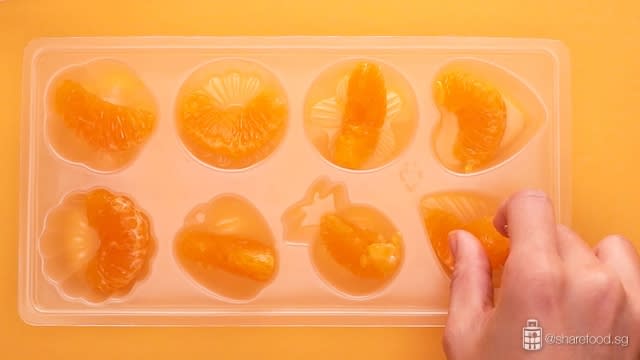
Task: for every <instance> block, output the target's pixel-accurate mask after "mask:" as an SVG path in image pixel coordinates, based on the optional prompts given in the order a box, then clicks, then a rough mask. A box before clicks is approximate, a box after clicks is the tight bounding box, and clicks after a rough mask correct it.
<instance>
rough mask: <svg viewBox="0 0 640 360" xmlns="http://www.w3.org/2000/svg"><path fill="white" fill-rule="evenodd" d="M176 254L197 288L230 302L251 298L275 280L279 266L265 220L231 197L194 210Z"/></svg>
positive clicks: (244, 202) (177, 241)
mask: <svg viewBox="0 0 640 360" xmlns="http://www.w3.org/2000/svg"><path fill="white" fill-rule="evenodd" d="M174 253H175V256H176V259H177V260H178V263H179V264H180V265H181V266H182V268H183V269H184V270H185V271H186V273H187V274H188V275H189V276H190V277H191V278H192V279H193V280H195V281H196V282H197V283H198V284H200V285H202V286H204V287H205V288H207V289H208V290H211V291H212V292H214V293H216V294H218V295H222V296H224V297H227V298H229V299H234V300H248V299H251V298H253V297H255V296H256V295H257V294H258V293H259V292H260V291H261V290H262V289H263V288H264V287H265V286H267V285H268V284H269V283H270V282H271V281H272V280H273V279H274V278H275V276H276V273H277V271H278V264H279V260H278V254H277V252H276V248H275V239H274V237H273V234H272V232H271V229H270V228H269V226H268V224H267V222H266V220H265V219H264V217H263V216H262V215H261V214H260V212H259V211H258V209H257V208H255V207H254V206H253V205H252V204H250V203H249V202H248V201H247V200H246V199H244V198H241V197H239V196H235V195H222V196H219V197H217V198H214V199H213V200H211V201H209V202H207V203H204V204H201V205H198V206H196V207H195V208H194V209H193V210H192V211H191V212H190V213H189V214H188V215H187V216H186V218H185V222H184V225H183V226H182V227H181V229H180V230H179V231H178V233H177V234H176V237H175V242H174Z"/></svg>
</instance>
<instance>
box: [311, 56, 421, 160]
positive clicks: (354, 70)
mask: <svg viewBox="0 0 640 360" xmlns="http://www.w3.org/2000/svg"><path fill="white" fill-rule="evenodd" d="M417 122H418V110H417V103H416V99H415V94H414V92H413V90H412V88H411V85H410V84H409V82H408V81H407V80H406V79H405V78H404V77H403V75H401V74H400V73H399V72H398V71H397V70H395V69H394V68H392V67H391V66H389V65H387V64H385V63H382V62H379V61H376V60H368V59H357V60H356V59H352V60H348V61H344V62H340V63H337V64H334V65H332V66H330V67H328V68H327V69H325V70H324V71H323V72H322V73H321V74H320V75H319V76H318V77H317V78H316V79H315V81H314V82H313V83H312V85H311V88H310V89H309V90H308V92H307V96H306V99H305V120H304V126H305V133H306V136H307V138H308V140H309V141H310V142H311V143H312V144H313V145H314V147H315V148H316V149H317V151H318V152H319V153H320V154H321V155H322V157H323V158H324V159H325V160H327V161H329V162H330V163H332V164H333V165H336V166H338V167H341V168H344V169H348V170H372V169H376V168H380V167H382V166H384V165H387V164H389V163H390V162H392V161H393V160H394V159H396V158H397V157H399V156H400V155H401V154H402V153H403V151H404V150H405V149H406V148H407V147H408V146H409V144H410V142H411V141H412V140H413V137H414V133H415V130H416V127H417Z"/></svg>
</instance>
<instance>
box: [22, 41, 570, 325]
mask: <svg viewBox="0 0 640 360" xmlns="http://www.w3.org/2000/svg"><path fill="white" fill-rule="evenodd" d="M24 59H25V60H24V90H23V99H24V103H23V119H22V132H21V145H22V149H21V159H20V161H21V169H22V170H21V176H22V177H21V181H22V182H21V183H22V188H21V193H20V201H21V221H20V239H19V241H20V262H19V266H20V269H19V270H20V271H19V299H18V304H19V308H20V314H21V316H22V318H23V319H24V320H25V321H26V322H28V323H30V324H37V325H193V326H196V325H197V326H201V325H327V326H352V325H365V326H442V325H443V324H444V322H445V320H446V315H447V304H448V286H449V271H450V268H449V266H450V261H451V260H450V259H449V258H448V256H449V255H448V249H447V248H446V244H445V243H443V241H442V236H443V235H442V234H444V233H445V232H447V231H448V229H449V227H451V226H454V227H465V228H467V229H469V230H470V231H473V232H476V233H477V234H478V236H480V237H483V239H484V240H485V241H486V246H488V248H489V249H490V252H491V253H492V254H494V255H495V259H494V261H495V265H496V266H497V267H499V266H500V261H502V260H503V257H504V256H505V251H506V250H508V244H506V245H505V244H504V243H503V242H502V241H503V240H502V239H501V238H499V237H498V236H497V235H495V233H494V232H492V229H491V228H487V219H490V217H491V216H492V213H493V212H494V211H495V209H496V207H497V206H498V204H499V203H500V201H501V200H502V199H504V197H505V196H507V195H508V194H510V193H512V192H513V191H516V190H518V189H521V188H524V187H535V188H540V189H543V190H545V191H547V192H548V193H549V194H550V195H551V196H552V198H553V200H554V202H555V206H556V211H557V215H558V217H559V219H560V221H562V222H564V223H567V224H570V218H569V215H570V203H569V200H570V188H569V184H570V178H569V176H570V173H569V170H570V163H569V149H570V144H569V138H568V135H569V132H568V130H569V121H570V112H569V110H570V106H569V105H570V103H569V101H570V98H569V71H570V69H569V63H568V56H567V53H566V49H565V48H564V47H563V46H562V45H561V44H560V43H559V42H557V41H552V40H537V39H489V38H429V37H263V38H256V37H220V38H186V37H175V38H171V37H168V38H167V37H158V38H154V37H145V38H135V37H126V38H67V39H39V40H35V41H33V42H32V43H31V44H30V45H29V46H28V48H27V49H26V52H25V57H24ZM97 189H102V190H99V191H96V190H97ZM103 190H106V192H103ZM95 194H99V195H100V196H99V197H96V195H95ZM430 235H431V236H430ZM505 246H507V247H505ZM492 265H493V263H492Z"/></svg>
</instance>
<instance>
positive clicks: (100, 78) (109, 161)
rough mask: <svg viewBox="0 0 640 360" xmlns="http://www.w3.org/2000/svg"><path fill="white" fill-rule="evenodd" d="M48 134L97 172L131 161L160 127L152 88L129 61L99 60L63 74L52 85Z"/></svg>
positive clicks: (67, 154)
mask: <svg viewBox="0 0 640 360" xmlns="http://www.w3.org/2000/svg"><path fill="white" fill-rule="evenodd" d="M48 96H49V112H48V119H47V135H48V139H49V140H50V142H51V145H52V147H53V149H54V150H55V152H56V153H57V154H58V155H60V156H62V157H63V158H65V159H66V160H68V161H71V162H74V163H79V164H83V165H85V166H87V167H89V168H91V169H93V170H97V171H116V170H119V169H122V168H123V167H125V166H127V165H129V164H131V163H132V162H133V160H134V159H135V157H136V156H137V155H138V154H139V153H140V151H141V150H142V148H143V147H144V146H145V144H146V143H147V142H148V141H149V140H150V138H151V136H152V135H153V133H154V131H155V129H156V128H157V122H158V119H157V106H156V103H155V99H154V98H153V96H152V94H151V92H150V91H149V89H148V88H147V87H146V86H145V84H144V83H143V82H142V81H141V80H140V79H139V78H138V76H137V75H136V74H135V73H134V72H133V71H132V70H131V69H130V68H129V67H128V66H127V65H124V64H122V63H119V62H115V61H111V60H97V61H94V62H91V63H87V64H83V65H79V66H74V67H71V68H70V69H68V70H66V71H64V72H62V73H61V74H59V75H58V76H57V77H56V79H54V81H53V82H52V84H51V86H50V87H49V94H48Z"/></svg>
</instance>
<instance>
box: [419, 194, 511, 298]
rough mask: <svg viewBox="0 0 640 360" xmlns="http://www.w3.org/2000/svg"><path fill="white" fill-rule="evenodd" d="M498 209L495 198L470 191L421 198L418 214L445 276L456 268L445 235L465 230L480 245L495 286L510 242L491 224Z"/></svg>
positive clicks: (498, 281)
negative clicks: (490, 267) (478, 241)
mask: <svg viewBox="0 0 640 360" xmlns="http://www.w3.org/2000/svg"><path fill="white" fill-rule="evenodd" d="M498 206H499V200H498V199H497V198H496V197H493V196H489V195H485V194H481V193H478V192H470V191H450V192H439V193H433V194H428V195H425V196H424V197H422V199H421V200H420V205H419V211H420V214H421V216H422V220H423V224H424V229H425V232H426V235H427V239H428V240H429V242H430V244H431V246H432V247H433V250H434V253H435V255H436V257H437V259H438V261H439V262H440V265H441V266H442V269H443V270H444V272H445V273H446V274H447V275H449V276H450V275H451V274H452V272H453V268H454V265H455V264H454V263H455V262H454V258H453V254H452V253H451V248H450V247H449V240H448V239H449V238H448V235H449V233H450V232H451V231H454V230H466V231H468V232H470V233H471V234H473V235H474V236H475V237H476V238H478V240H480V242H481V243H482V245H483V247H484V248H485V251H486V252H487V255H488V256H489V260H490V263H491V266H492V270H493V281H494V285H495V286H498V285H499V283H500V277H501V274H502V268H503V266H504V262H505V261H506V257H507V255H508V253H509V240H508V238H506V237H504V236H503V235H502V234H500V233H499V232H498V230H497V229H495V227H494V225H493V217H494V216H495V214H496V211H497V209H498Z"/></svg>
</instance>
